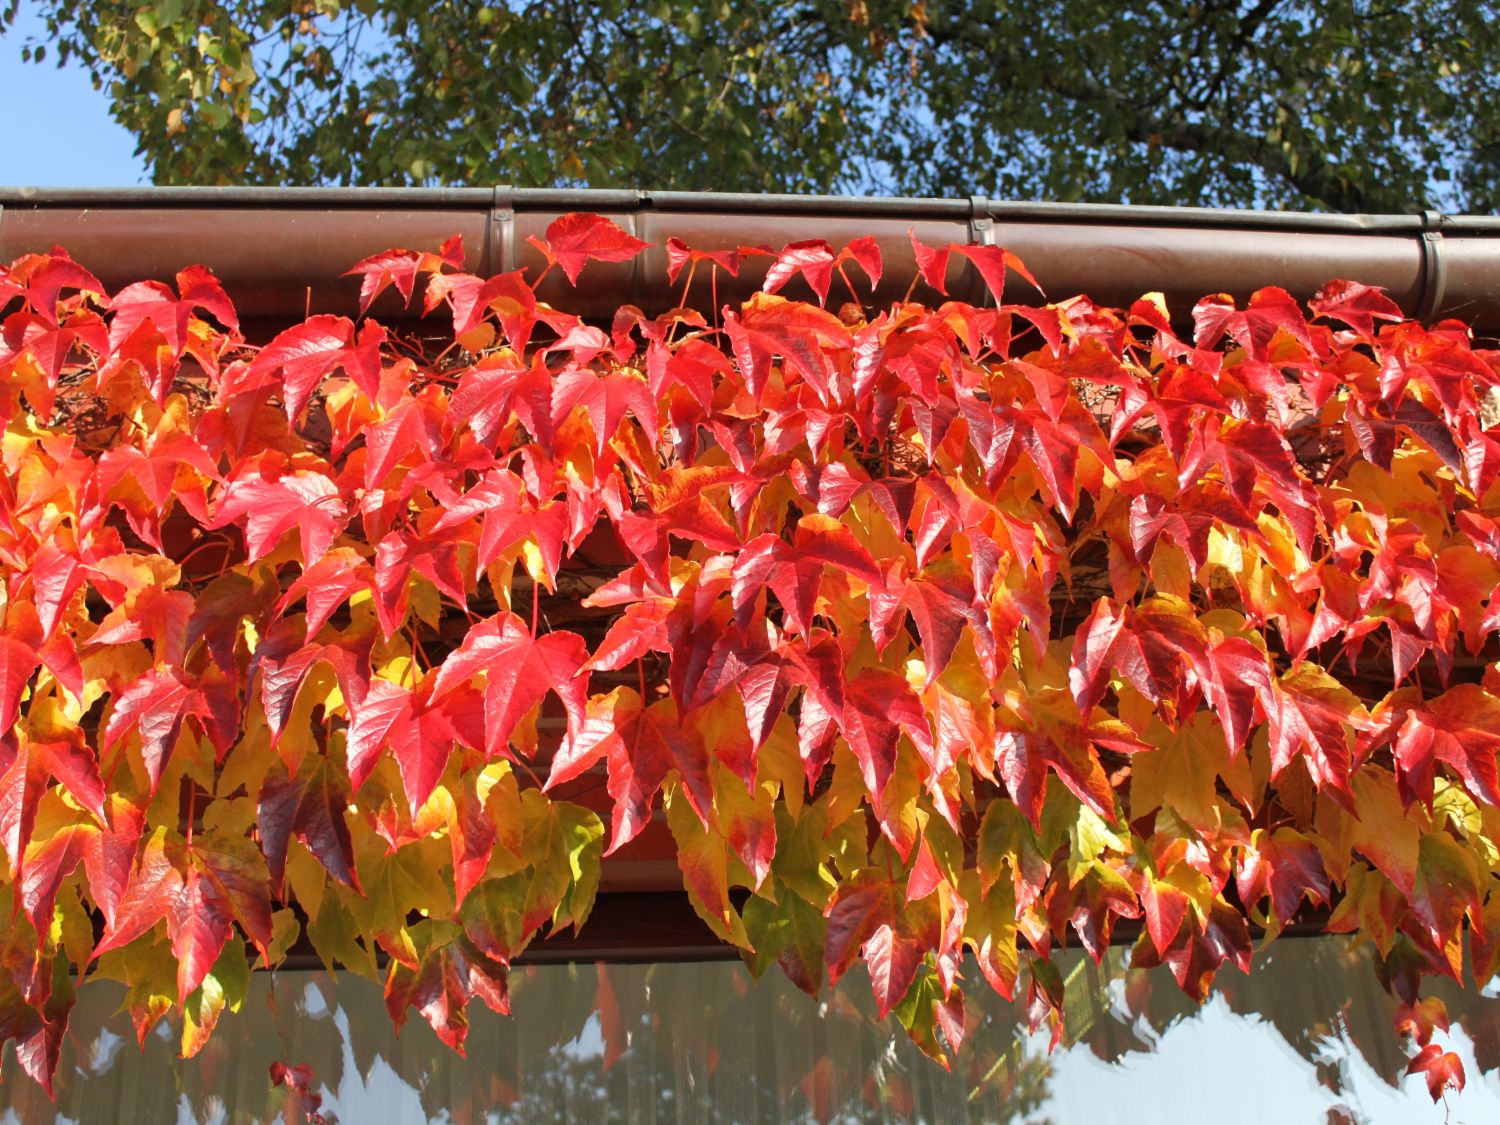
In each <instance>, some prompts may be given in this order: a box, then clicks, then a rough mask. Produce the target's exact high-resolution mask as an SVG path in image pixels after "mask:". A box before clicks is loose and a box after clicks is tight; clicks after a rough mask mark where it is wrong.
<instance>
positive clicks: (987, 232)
mask: <svg viewBox="0 0 1500 1125" xmlns="http://www.w3.org/2000/svg"><path fill="white" fill-rule="evenodd" d="M969 244H970V245H971V246H993V245H995V220H994V219H993V218H992V217H991V216H990V201H989V200H988V199H986V198H985V197H984V196H982V195H971V196H969ZM965 273H966V274H967V275H968V276H969V278H970V287H971V288H972V289H975V290H977V291H978V296H977V297H975V298H974V303H975V304H977V305H979V306H981V307H983V306H985V305H988V304H989V303H990V298H991V294H990V288H989V286H988V285H986V284H985V283H984V279H983V278H982V277H981V276H980V274H979V271H978V270H976V269H975V268H974V264H973V263H972V262H970V263H968V265H967V266H966V267H965Z"/></svg>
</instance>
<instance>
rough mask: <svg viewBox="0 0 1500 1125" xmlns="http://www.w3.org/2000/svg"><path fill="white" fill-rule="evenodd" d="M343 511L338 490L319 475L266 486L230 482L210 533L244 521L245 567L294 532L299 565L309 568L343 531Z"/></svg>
mask: <svg viewBox="0 0 1500 1125" xmlns="http://www.w3.org/2000/svg"><path fill="white" fill-rule="evenodd" d="M347 516H348V508H347V506H346V505H345V503H344V500H343V496H342V495H341V494H340V492H339V487H338V485H337V484H335V483H334V482H333V481H331V480H329V479H328V477H326V476H324V475H323V474H321V473H311V472H298V473H288V474H286V475H285V476H283V477H281V478H279V479H277V480H274V481H271V480H263V479H261V478H260V477H244V478H241V479H239V480H231V481H230V482H229V483H228V484H226V485H225V486H224V490H223V492H222V493H221V494H220V496H219V502H218V504H217V506H216V507H215V510H214V518H213V522H212V524H210V526H211V527H225V526H227V525H229V524H231V523H239V522H241V521H244V533H245V550H246V552H247V554H248V556H249V561H250V562H255V561H256V560H257V559H260V558H262V557H264V556H265V555H268V554H270V553H271V551H272V550H274V549H275V548H276V545H277V544H278V543H280V542H281V537H282V536H283V535H285V534H286V533H287V532H289V531H292V530H294V529H295V530H296V531H297V532H298V536H299V542H300V544H301V547H302V564H303V566H305V567H308V566H312V565H313V564H314V563H316V562H317V561H318V560H319V559H321V558H322V557H323V556H324V555H325V554H327V553H328V548H329V547H331V546H332V545H333V541H334V540H335V539H337V538H338V537H339V534H340V533H341V532H342V531H343V527H344V521H345V519H346V518H347Z"/></svg>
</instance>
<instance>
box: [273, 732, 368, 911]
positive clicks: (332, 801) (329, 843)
mask: <svg viewBox="0 0 1500 1125" xmlns="http://www.w3.org/2000/svg"><path fill="white" fill-rule="evenodd" d="M348 807H349V794H348V792H347V791H346V790H345V789H344V788H343V786H341V785H340V784H338V782H337V780H336V779H335V777H334V774H333V770H332V769H331V768H330V767H329V765H328V762H327V760H326V759H320V758H317V757H315V756H311V755H310V756H309V757H308V759H307V760H306V761H305V762H304V763H303V765H302V769H301V770H300V771H299V772H298V774H297V776H296V777H291V776H288V774H287V772H286V770H285V769H284V768H282V767H280V766H275V767H273V768H272V771H271V773H270V775H269V776H267V778H266V780H265V783H264V784H263V785H262V786H261V789H260V801H259V803H258V805H257V808H256V825H257V827H258V828H259V830H260V847H261V851H262V852H263V853H264V854H265V857H266V866H267V867H268V868H269V870H270V873H271V886H272V889H273V890H274V891H275V892H276V893H277V894H278V895H279V894H281V884H282V878H283V876H284V875H285V872H286V855H287V847H288V844H289V843H290V841H291V838H292V837H293V836H295V837H296V838H297V839H298V840H300V841H301V842H302V844H303V846H304V847H306V848H307V850H308V851H310V852H312V854H313V856H314V857H315V858H316V859H317V861H318V862H319V863H321V864H322V865H323V867H324V869H325V870H326V871H327V872H328V873H329V874H330V875H332V876H333V877H334V878H335V879H337V880H338V881H339V882H340V883H343V884H344V885H345V886H346V887H349V888H351V889H352V890H355V891H358V890H359V879H358V876H357V875H356V874H355V870H354V846H353V844H352V842H351V841H350V838H349V826H348V824H347V823H346V822H345V819H344V810H345V809H347V808H348Z"/></svg>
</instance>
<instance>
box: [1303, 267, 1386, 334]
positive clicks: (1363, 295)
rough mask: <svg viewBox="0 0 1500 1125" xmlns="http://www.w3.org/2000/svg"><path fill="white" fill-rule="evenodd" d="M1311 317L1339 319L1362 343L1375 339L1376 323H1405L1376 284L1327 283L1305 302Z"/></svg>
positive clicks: (1353, 282)
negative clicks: (1356, 334)
mask: <svg viewBox="0 0 1500 1125" xmlns="http://www.w3.org/2000/svg"><path fill="white" fill-rule="evenodd" d="M1307 307H1308V308H1309V309H1311V310H1312V312H1313V315H1314V316H1317V317H1322V318H1324V319H1331V320H1341V321H1343V322H1344V323H1345V324H1347V325H1348V326H1349V327H1350V328H1352V329H1354V331H1356V332H1357V333H1359V335H1360V337H1361V338H1362V339H1364V340H1365V341H1367V342H1368V341H1372V340H1374V338H1375V322H1376V321H1377V320H1390V321H1397V320H1405V319H1406V314H1405V313H1403V312H1402V311H1401V306H1400V305H1398V304H1396V302H1395V301H1393V300H1391V299H1390V297H1388V296H1387V295H1386V292H1385V290H1384V289H1382V288H1380V287H1379V286H1378V285H1365V284H1363V283H1362V282H1358V281H1330V282H1328V283H1327V284H1325V285H1324V286H1323V287H1322V288H1321V289H1319V290H1318V291H1317V293H1316V294H1314V295H1313V297H1312V299H1311V300H1309V301H1308V302H1307Z"/></svg>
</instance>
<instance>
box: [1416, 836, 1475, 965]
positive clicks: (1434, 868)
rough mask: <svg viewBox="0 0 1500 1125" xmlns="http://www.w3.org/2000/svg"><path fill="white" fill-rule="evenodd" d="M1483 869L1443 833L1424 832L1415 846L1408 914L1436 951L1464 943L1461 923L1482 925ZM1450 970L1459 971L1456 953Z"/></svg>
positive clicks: (1467, 850)
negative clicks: (1422, 930) (1414, 875)
mask: <svg viewBox="0 0 1500 1125" xmlns="http://www.w3.org/2000/svg"><path fill="white" fill-rule="evenodd" d="M1481 868H1482V861H1480V860H1478V859H1477V858H1476V857H1475V855H1474V852H1473V851H1472V850H1471V849H1470V848H1469V846H1468V845H1467V844H1461V843H1459V842H1458V841H1457V840H1455V839H1453V838H1452V837H1451V836H1449V835H1448V834H1447V833H1446V832H1443V831H1437V832H1424V833H1423V834H1422V839H1421V841H1420V842H1419V844H1418V846H1417V870H1416V878H1415V879H1414V880H1413V882H1412V888H1411V893H1410V896H1409V898H1410V901H1411V912H1412V914H1413V915H1414V916H1415V918H1416V920H1417V922H1418V923H1419V924H1420V925H1421V927H1422V928H1423V929H1424V930H1426V932H1427V935H1428V937H1429V938H1431V940H1432V943H1433V946H1434V947H1435V948H1438V949H1444V948H1448V947H1456V946H1457V945H1458V944H1459V943H1461V942H1462V940H1463V931H1464V920H1465V918H1467V919H1468V920H1469V923H1470V925H1474V926H1482V925H1483V905H1482V904H1483V900H1484V896H1485V892H1486V891H1487V890H1488V884H1489V875H1488V868H1487V867H1485V868H1483V870H1482V869H1481ZM1452 960H1453V962H1454V965H1453V967H1454V968H1455V969H1456V970H1461V969H1462V964H1463V961H1462V956H1461V954H1458V953H1457V952H1455V954H1454V955H1453V957H1452Z"/></svg>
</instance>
